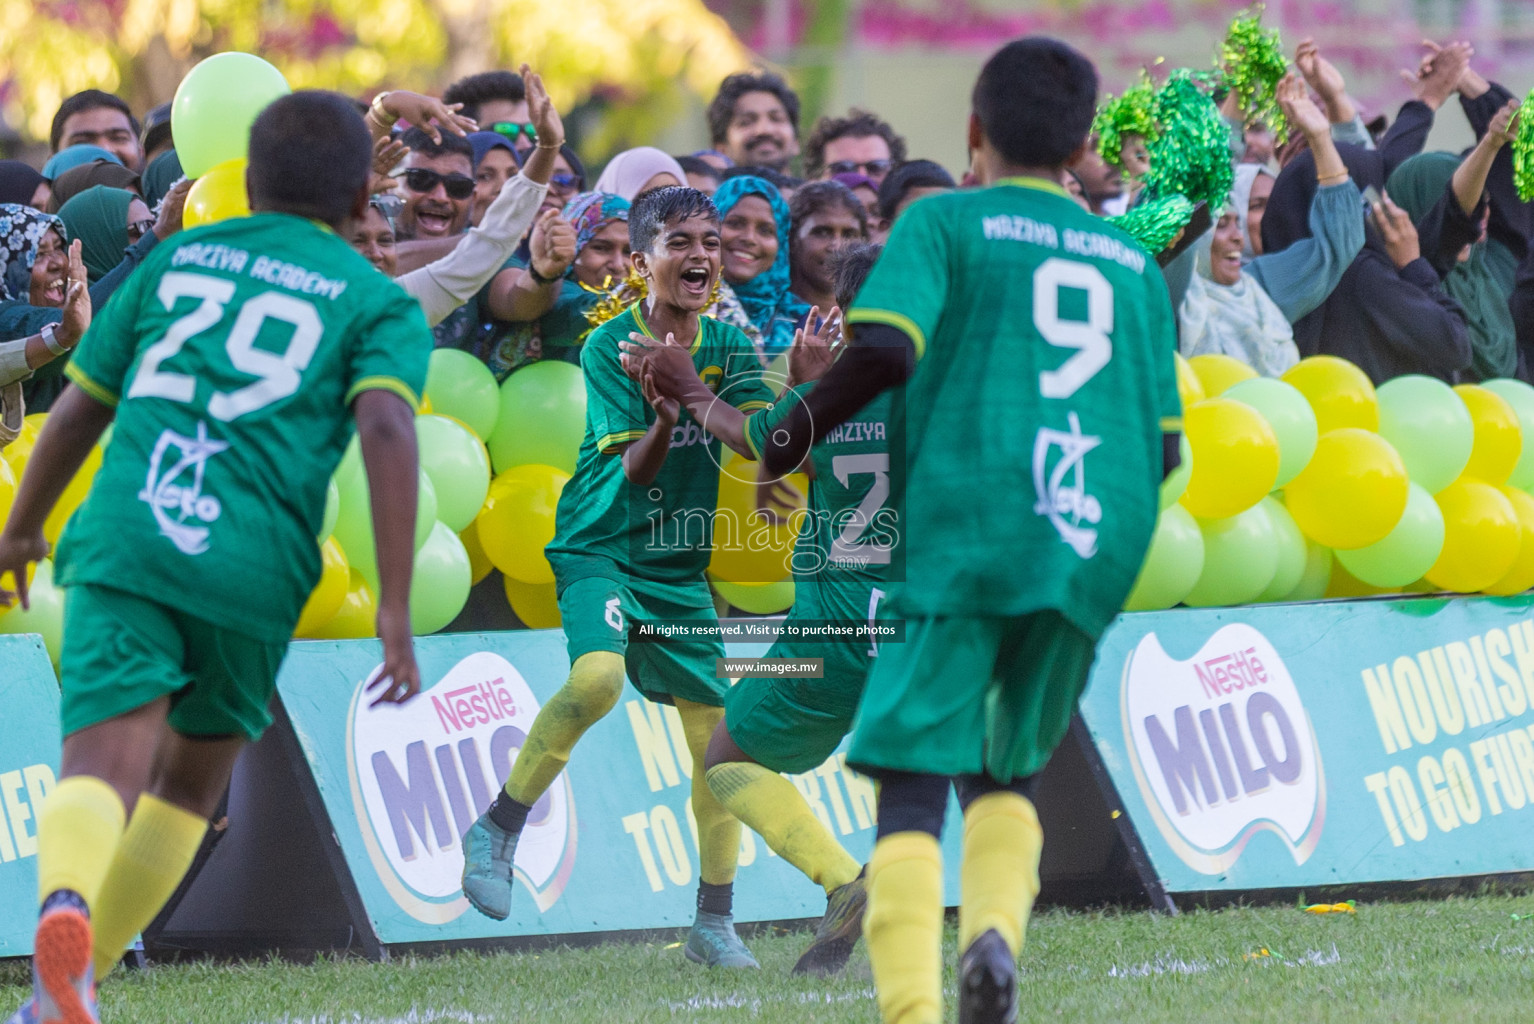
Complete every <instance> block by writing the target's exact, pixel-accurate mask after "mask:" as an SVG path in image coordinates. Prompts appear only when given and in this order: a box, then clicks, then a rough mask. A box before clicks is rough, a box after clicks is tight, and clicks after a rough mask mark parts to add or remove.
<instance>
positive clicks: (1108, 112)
mask: <svg viewBox="0 0 1534 1024" xmlns="http://www.w3.org/2000/svg"><path fill="white" fill-rule="evenodd" d="M1155 98H1156V87H1155V86H1154V85H1153V84H1151V80H1150V76H1149V75H1147V74H1145V72H1143V71H1142V72H1140V81H1139V82H1137V83H1135V84H1134V85H1131V86H1130V87H1129V88H1127V89H1125V90H1124V93H1123V95H1122V96H1110V97H1108V99H1107V100H1106V101H1105V102H1104V103H1103V105H1102V106H1100V107H1098V108H1097V116H1096V117H1094V118H1093V119H1092V133H1093V134H1094V135H1096V136H1097V152H1098V155H1099V156H1101V157H1102V158H1103V160H1104V161H1105V162H1106V163H1107V164H1108V165H1109V166H1110V167H1122V166H1123V156H1122V155H1121V154H1122V151H1123V149H1124V136H1126V135H1139V136H1142V137H1144V139H1145V142H1146V144H1147V145H1149V144H1150V143H1151V142H1153V141H1155V139H1156V136H1157V134H1158V132H1157V128H1156V120H1155V118H1153V117H1152V116H1151V106H1152V104H1153V103H1154V102H1155Z"/></svg>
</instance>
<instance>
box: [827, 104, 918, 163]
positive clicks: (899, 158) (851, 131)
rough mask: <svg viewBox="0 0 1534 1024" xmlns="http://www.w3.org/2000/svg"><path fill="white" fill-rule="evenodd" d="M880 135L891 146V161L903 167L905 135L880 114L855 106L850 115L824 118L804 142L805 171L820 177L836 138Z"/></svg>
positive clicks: (848, 113)
mask: <svg viewBox="0 0 1534 1024" xmlns="http://www.w3.org/2000/svg"><path fill="white" fill-rule="evenodd" d="M873 135H877V136H878V137H879V138H881V139H883V140H884V142H885V144H886V145H888V146H889V148H890V163H891V164H892V165H893V166H895V167H899V166H900V165H901V164H903V163H905V138H904V137H903V136H901V135H900V134H899V133H897V132H896V131H895V128H894V126H893V125H891V124H890V123H889V122H888V121H886V120H884V119H883V118H882V117H880V116H879V115H878V114H872V113H869V112H868V111H866V110H859V109H858V108H857V107H853V108H852V109H851V110H849V111H847V116H846V117H822V118H821V119H820V120H819V121H816V122H815V128H814V130H813V131H811V132H810V137H809V138H808V139H806V140H805V142H804V173H805V174H807V175H809V176H810V177H811V178H818V177H820V175H821V173H822V172H823V171H824V170H825V169H826V143H828V142H833V141H835V140H836V139H846V138H854V139H862V138H867V137H869V136H873Z"/></svg>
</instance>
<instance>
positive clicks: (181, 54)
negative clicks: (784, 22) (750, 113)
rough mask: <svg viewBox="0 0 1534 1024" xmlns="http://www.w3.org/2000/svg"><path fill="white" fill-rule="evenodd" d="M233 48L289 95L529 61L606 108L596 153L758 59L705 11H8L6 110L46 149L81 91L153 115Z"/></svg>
mask: <svg viewBox="0 0 1534 1024" xmlns="http://www.w3.org/2000/svg"><path fill="white" fill-rule="evenodd" d="M223 50H245V51H248V52H251V53H256V54H259V55H260V56H262V57H265V58H266V59H267V60H269V61H271V62H272V63H273V64H275V65H276V66H277V67H278V68H280V69H281V70H282V71H283V73H284V74H285V75H287V78H288V81H289V82H290V83H291V84H292V85H293V87H294V88H304V87H318V88H327V89H335V90H338V91H340V92H343V93H347V94H351V95H356V96H364V97H365V96H367V95H369V94H370V93H372V92H374V91H376V90H377V89H381V88H387V87H400V88H413V89H417V90H427V91H439V90H441V89H442V88H443V87H445V86H446V85H447V84H448V83H449V82H451V81H452V80H454V79H455V78H458V77H459V76H461V75H465V74H470V73H473V72H475V71H484V70H488V69H492V68H515V67H516V66H517V65H518V64H519V63H521V62H522V61H527V62H528V63H530V64H531V65H532V66H533V67H534V68H536V69H538V70H539V71H540V72H542V73H543V74H544V76H545V78H546V80H547V82H548V85H549V88H550V91H551V93H552V94H553V96H554V100H555V102H556V103H558V104H559V106H560V107H561V109H564V110H570V109H572V108H573V107H575V106H576V105H578V104H581V103H583V102H585V101H587V100H589V99H592V98H597V99H601V100H606V101H610V102H611V104H612V106H613V109H614V110H615V114H614V116H611V117H607V118H604V119H602V121H601V123H600V126H599V127H598V129H597V131H596V133H595V135H594V136H592V137H588V139H587V140H586V144H587V146H589V147H590V149H591V151H592V153H593V155H596V154H600V153H604V152H608V151H610V150H612V149H613V148H616V147H617V146H618V145H619V144H620V143H622V142H624V141H625V140H630V139H642V138H646V137H648V136H650V135H653V134H654V133H655V132H656V131H657V130H658V129H659V128H660V127H661V126H663V125H664V124H665V123H667V121H669V120H670V119H671V118H672V117H674V116H675V115H676V114H677V112H678V110H679V108H680V107H681V106H682V104H683V103H684V102H685V96H684V90H687V91H691V92H693V93H695V94H696V95H698V96H701V97H705V98H706V97H708V96H711V95H712V94H713V91H714V90H715V88H716V87H717V86H718V84H719V80H720V79H721V78H723V77H724V76H725V75H727V74H729V73H730V72H732V71H737V70H740V69H741V68H743V67H746V66H748V65H749V63H750V59H751V58H750V54H749V52H748V51H747V50H746V48H745V47H744V46H743V45H742V43H741V42H740V40H739V39H738V38H737V37H736V36H735V34H734V33H733V32H732V31H731V30H730V28H729V26H728V25H727V24H726V23H725V22H724V21H723V20H722V19H721V18H719V17H718V16H716V15H714V14H712V13H710V12H709V11H708V9H707V8H705V7H704V5H703V2H702V0H285V2H280V3H278V2H269V0H0V82H8V83H9V84H8V86H7V87H6V89H5V92H4V109H5V114H6V117H7V119H8V120H9V121H10V123H11V124H12V125H13V126H15V127H16V128H17V129H19V130H21V131H22V132H23V133H24V134H26V135H28V136H30V137H32V138H36V139H43V140H46V139H47V137H48V128H49V122H50V121H51V119H52V117H53V113H54V111H55V110H56V109H57V108H58V105H59V102H60V101H61V100H63V98H64V97H66V96H68V95H70V94H71V93H74V92H77V91H79V90H81V89H86V88H100V89H106V90H108V91H111V92H116V93H118V94H120V95H122V96H124V98H126V99H127V100H128V102H129V103H130V104H131V105H132V106H133V108H134V109H135V110H138V111H144V110H147V109H149V108H150V107H152V106H153V105H155V104H157V103H161V102H164V101H166V100H168V99H170V98H171V96H172V95H173V94H174V93H175V89H176V85H177V83H179V82H180V80H181V78H182V76H183V75H185V73H186V71H187V70H188V69H189V68H191V66H192V65H193V64H195V63H196V62H197V61H198V60H200V59H202V58H203V57H206V56H208V55H210V54H213V53H218V52H220V51H223Z"/></svg>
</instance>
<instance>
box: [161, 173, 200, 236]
mask: <svg viewBox="0 0 1534 1024" xmlns="http://www.w3.org/2000/svg"><path fill="white" fill-rule="evenodd" d="M190 191H192V181H191V179H189V178H180V179H178V180H177V181H176V183H175V184H174V185H172V186H171V187H170V190H169V191H167V192H166V193H165V198H163V199H161V200H160V208H159V209H158V210H157V211H156V212H155V218H154V228H153V231H154V233H155V236H156V237H157V238H159V240H160V241H162V242H163V241H165V240H166V239H167V238H169V237H170V236H171V235H174V234H175V233H176V232H177V231H180V230H181V229H182V227H184V226H185V225H184V224H183V220H184V218H185V216H186V196H187V193H188V192H190Z"/></svg>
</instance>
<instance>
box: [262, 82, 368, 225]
mask: <svg viewBox="0 0 1534 1024" xmlns="http://www.w3.org/2000/svg"><path fill="white" fill-rule="evenodd" d="M372 170H373V139H372V136H371V135H369V134H368V130H367V126H366V125H365V124H363V123H362V115H361V114H359V113H357V110H356V108H355V107H354V106H353V105H352V102H351V100H349V99H347V98H346V97H345V96H342V95H339V94H338V93H333V92H325V91H323V90H319V89H305V90H302V91H299V92H295V93H290V94H289V95H287V96H282V97H280V98H278V99H276V100H273V101H272V103H271V105H270V106H268V107H267V108H266V109H265V110H263V111H261V114H260V116H259V117H257V118H256V123H255V124H253V125H251V128H250V169H249V171H248V172H247V180H248V181H249V183H250V199H251V206H252V207H253V208H255V209H262V210H275V211H278V212H280V213H291V214H295V215H297V216H300V217H311V218H313V219H315V220H319V221H323V222H324V223H326V224H329V225H330V226H332V227H336V226H338V225H340V224H341V223H342V222H344V221H345V220H346V219H347V218H348V217H350V216H351V214H352V210H353V208H354V206H355V204H356V202H357V196H358V194H359V193H360V192H362V191H363V190H364V189H366V188H367V185H368V180H369V179H370V178H371V177H372Z"/></svg>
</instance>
